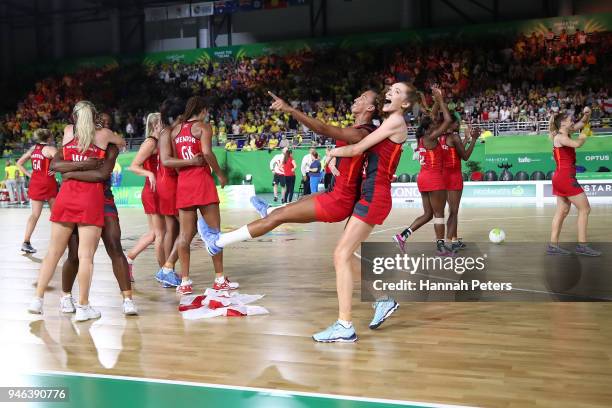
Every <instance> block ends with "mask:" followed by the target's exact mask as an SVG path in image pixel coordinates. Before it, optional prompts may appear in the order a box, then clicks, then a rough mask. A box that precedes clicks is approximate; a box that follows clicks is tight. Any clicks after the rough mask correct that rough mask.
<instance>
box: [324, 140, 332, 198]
mask: <svg viewBox="0 0 612 408" xmlns="http://www.w3.org/2000/svg"><path fill="white" fill-rule="evenodd" d="M330 151H331V147H329V146H328V147H326V148H325V157H324V158H323V167H324V168H325V175H324V176H323V185H324V186H325V191H329V187H330V186H331V182H332V178H333V176H334V175H333V174H332V171H331V169H330V168H329V162H331V161H332V160H333V157H332V156H330V155H329V152H330Z"/></svg>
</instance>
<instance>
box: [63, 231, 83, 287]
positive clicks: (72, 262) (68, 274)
mask: <svg viewBox="0 0 612 408" xmlns="http://www.w3.org/2000/svg"><path fill="white" fill-rule="evenodd" d="M75 228H76V227H75ZM78 272H79V234H77V233H73V234H72V235H71V236H70V241H69V242H68V258H66V260H65V261H64V265H63V266H62V292H64V295H70V294H71V293H72V287H73V286H74V281H75V280H76V277H77V273H78Z"/></svg>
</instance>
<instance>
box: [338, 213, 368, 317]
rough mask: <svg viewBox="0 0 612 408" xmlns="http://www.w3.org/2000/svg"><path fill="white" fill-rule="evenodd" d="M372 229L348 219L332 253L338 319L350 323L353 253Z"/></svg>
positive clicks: (359, 221) (353, 219) (356, 219)
mask: <svg viewBox="0 0 612 408" xmlns="http://www.w3.org/2000/svg"><path fill="white" fill-rule="evenodd" d="M372 229H374V226H373V225H370V224H366V223H365V222H363V221H361V220H360V219H358V218H355V217H351V218H349V221H348V224H347V225H346V228H345V229H344V232H343V233H342V236H341V237H340V241H338V245H337V246H336V249H335V251H334V267H335V268H336V290H337V292H338V306H339V312H338V318H339V319H340V320H346V321H349V322H350V321H351V318H352V315H351V311H352V299H353V268H352V267H351V263H352V262H353V261H352V258H353V256H354V255H353V253H354V252H355V251H356V250H357V248H358V247H359V245H360V244H361V243H362V242H363V241H365V240H366V239H367V238H368V236H369V235H370V233H371V232H372Z"/></svg>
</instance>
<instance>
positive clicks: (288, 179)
mask: <svg viewBox="0 0 612 408" xmlns="http://www.w3.org/2000/svg"><path fill="white" fill-rule="evenodd" d="M295 167H296V164H295V160H293V155H292V153H291V150H289V149H287V150H286V151H285V154H284V155H283V161H282V168H283V178H284V182H285V187H284V190H285V193H284V194H283V203H290V202H292V201H293V190H294V188H295Z"/></svg>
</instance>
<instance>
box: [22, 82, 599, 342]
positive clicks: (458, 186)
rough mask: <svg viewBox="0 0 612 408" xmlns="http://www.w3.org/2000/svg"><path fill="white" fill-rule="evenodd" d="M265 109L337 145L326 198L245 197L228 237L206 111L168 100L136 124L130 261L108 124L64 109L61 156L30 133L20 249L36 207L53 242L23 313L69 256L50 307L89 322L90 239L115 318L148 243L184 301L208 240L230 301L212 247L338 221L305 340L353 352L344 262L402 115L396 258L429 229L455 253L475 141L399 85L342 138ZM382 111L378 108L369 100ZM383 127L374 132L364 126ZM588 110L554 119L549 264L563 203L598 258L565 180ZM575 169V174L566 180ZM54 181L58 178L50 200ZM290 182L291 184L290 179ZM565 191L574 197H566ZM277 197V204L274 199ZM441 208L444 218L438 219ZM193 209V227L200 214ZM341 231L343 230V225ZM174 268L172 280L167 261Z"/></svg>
mask: <svg viewBox="0 0 612 408" xmlns="http://www.w3.org/2000/svg"><path fill="white" fill-rule="evenodd" d="M270 96H271V97H272V100H273V102H272V105H271V109H273V110H277V111H281V112H285V113H287V114H289V115H291V116H292V117H293V118H294V119H295V120H297V121H298V122H300V123H302V124H303V125H304V126H306V127H307V128H309V129H311V130H312V131H313V132H315V133H317V134H319V135H321V136H324V137H327V138H331V139H334V140H335V144H336V147H335V148H333V149H331V150H329V151H328V156H329V158H331V161H330V163H329V165H330V167H332V168H333V174H334V180H333V182H331V183H330V186H329V188H327V190H326V191H324V192H316V187H317V185H318V180H317V181H316V184H315V186H314V188H312V189H313V191H312V194H310V195H305V196H303V197H302V198H300V199H299V200H297V201H295V202H291V201H292V197H291V196H292V194H293V187H291V190H290V191H289V192H288V194H285V195H283V199H282V201H283V203H286V204H284V205H281V206H277V207H272V206H270V205H269V204H268V203H267V202H265V201H264V200H262V199H261V198H259V197H257V196H255V197H252V198H251V203H252V205H253V206H254V207H255V209H256V210H257V212H258V213H259V215H260V218H259V219H257V220H255V221H253V222H251V223H249V224H247V225H244V226H242V227H240V228H237V229H235V230H233V231H229V232H224V233H221V232H220V227H221V217H220V211H219V197H218V195H217V190H216V183H215V180H214V178H213V173H214V174H215V175H216V177H217V179H218V182H219V184H220V185H221V187H222V188H223V187H224V186H225V184H226V183H227V179H226V177H225V175H224V173H223V171H222V169H221V167H220V166H219V163H218V162H217V159H216V157H215V155H214V153H213V150H212V137H213V132H212V129H211V127H210V125H209V124H208V123H207V122H206V121H205V118H206V116H207V114H208V109H207V103H206V101H205V100H204V99H203V98H201V97H199V96H194V97H191V98H190V99H189V100H188V101H186V102H185V101H184V100H182V99H181V98H169V99H167V100H165V101H164V102H163V103H162V105H161V106H160V109H159V113H152V114H150V115H149V116H148V117H147V120H146V131H145V132H146V139H145V141H144V142H143V143H142V145H141V146H140V148H139V151H138V153H137V154H136V156H135V158H134V160H133V162H132V164H131V166H130V170H131V171H133V172H134V173H136V174H139V175H141V176H143V177H145V180H146V181H145V185H144V187H143V191H142V194H141V197H142V203H143V208H144V211H145V214H146V215H147V219H148V226H149V228H148V231H147V232H146V233H145V234H143V235H142V236H141V237H140V239H139V240H138V242H137V243H136V245H135V246H134V247H133V248H131V249H130V250H129V251H128V253H127V254H124V253H123V250H122V248H121V229H120V225H119V217H118V211H117V208H116V206H115V203H114V199H113V194H112V191H111V188H110V175H111V172H112V169H113V167H114V165H115V161H116V159H117V156H118V154H119V150H120V149H121V148H123V147H124V146H125V141H124V140H123V139H122V138H121V137H120V136H119V135H117V134H115V133H113V132H112V131H111V130H110V128H111V123H110V117H109V116H108V115H105V114H98V113H97V111H96V108H95V107H94V106H93V105H92V104H91V103H89V102H86V101H81V102H79V103H77V104H76V106H75V107H74V109H73V113H72V118H73V122H74V125H68V126H66V128H65V130H64V136H63V141H62V148H61V149H56V148H54V147H53V146H51V141H52V136H51V133H50V132H49V131H46V130H39V131H37V132H36V133H35V135H34V146H33V147H32V148H30V149H29V150H28V151H27V152H26V153H25V154H24V155H23V157H22V158H21V159H20V160H19V163H18V165H19V166H23V164H24V163H25V162H26V161H27V160H31V162H32V171H31V172H29V171H27V170H26V172H27V174H28V176H29V177H30V178H31V181H30V190H29V195H30V197H31V200H32V215H31V216H30V219H29V220H28V224H27V228H26V234H25V238H24V243H23V246H22V250H23V251H24V252H30V253H31V252H35V251H36V250H35V249H34V248H33V247H32V245H31V243H30V238H31V235H32V233H33V231H34V228H35V226H36V222H37V221H38V218H39V217H40V214H41V211H42V207H43V203H44V202H45V201H47V202H48V203H49V206H50V207H51V218H50V220H51V222H52V226H51V240H50V244H49V248H48V252H47V255H46V256H45V258H44V260H43V263H42V266H41V268H40V272H39V277H38V282H37V286H36V295H35V297H34V298H33V300H32V301H31V303H30V306H29V308H28V310H29V311H30V312H32V313H38V314H40V313H42V312H43V297H44V293H45V289H46V288H47V285H48V284H49V281H50V280H51V278H52V277H53V273H54V271H55V268H56V266H57V264H58V263H59V261H60V258H61V257H62V255H63V254H64V252H65V250H66V248H68V258H67V260H66V261H65V263H64V265H63V268H62V291H63V295H62V297H61V300H60V310H61V311H62V312H64V313H75V320H76V321H85V320H89V319H95V318H98V317H100V312H99V311H97V310H96V309H94V308H93V307H92V306H91V305H90V304H89V289H90V285H91V278H92V274H93V258H94V254H95V252H96V249H97V246H98V242H99V240H100V238H102V239H103V241H104V244H105V247H106V250H107V253H108V255H109V256H110V258H111V260H112V265H113V272H114V274H115V276H116V279H117V282H118V285H119V287H120V290H121V292H122V295H123V305H122V307H123V312H124V313H125V314H126V315H135V314H137V313H138V312H137V308H136V305H135V303H134V300H133V299H132V290H131V283H132V282H133V276H132V272H131V270H132V265H133V263H134V261H135V259H136V257H137V256H138V255H139V254H140V253H141V252H142V251H143V250H144V249H145V248H147V247H148V246H150V245H151V244H153V245H154V248H155V255H156V259H157V262H158V265H159V270H158V271H157V273H156V274H155V279H156V280H157V281H158V282H159V283H160V284H161V285H162V286H163V287H175V288H176V292H177V293H178V294H180V295H187V294H191V293H193V291H194V289H193V286H194V283H193V281H192V280H191V278H190V251H191V242H192V240H193V238H194V237H195V235H196V233H198V234H199V235H200V237H201V238H202V240H203V242H204V243H205V246H206V250H207V252H208V253H209V254H210V255H211V257H212V261H213V265H214V272H215V277H214V283H213V289H215V290H222V291H226V290H234V289H237V288H238V287H239V285H238V283H236V282H232V281H230V280H229V279H228V278H227V277H226V276H225V275H224V270H223V249H224V248H225V247H227V246H230V245H232V244H235V243H238V242H241V241H245V240H249V239H252V238H256V237H260V236H262V235H264V234H266V233H268V232H270V231H272V230H273V229H275V228H276V227H278V226H279V225H281V224H285V223H311V222H328V223H336V222H342V221H346V225H345V228H344V230H343V232H342V234H341V236H340V238H339V240H338V243H337V245H336V248H335V249H334V253H333V264H334V268H335V272H336V285H337V294H338V304H339V313H338V319H337V320H336V321H335V322H334V323H333V324H331V325H330V326H329V327H328V328H327V329H325V330H323V331H321V332H319V333H316V334H314V335H313V339H314V340H315V341H318V342H354V341H356V340H357V334H356V332H355V328H354V326H353V324H352V293H353V276H354V275H357V274H358V267H357V266H356V263H355V259H354V258H355V256H354V253H355V251H357V250H358V248H359V246H360V244H361V243H362V242H364V241H365V240H366V239H367V238H368V237H369V235H370V234H371V232H372V230H373V229H374V227H375V226H376V225H381V224H383V223H384V221H385V220H386V218H387V217H388V215H389V213H390V212H391V208H392V199H391V183H392V181H393V179H394V176H395V172H396V169H397V166H398V164H399V161H400V157H401V154H402V151H403V145H404V143H405V142H406V139H407V137H408V136H407V134H408V128H407V125H406V121H405V114H406V113H407V112H410V111H412V110H413V108H414V107H415V105H416V104H417V103H419V104H421V107H422V109H421V111H422V112H423V113H422V114H421V116H420V117H419V127H418V130H417V133H416V136H417V151H418V155H419V158H420V164H421V171H420V173H419V175H418V179H417V185H418V188H419V191H420V192H421V195H422V201H423V210H424V213H423V215H421V216H420V217H418V218H417V219H415V220H414V222H413V223H412V224H411V225H410V226H409V227H408V228H406V229H405V230H404V231H403V232H402V233H400V234H398V235H396V236H394V237H393V240H394V241H395V242H396V243H397V244H398V245H399V247H400V249H401V250H402V251H407V250H408V249H409V248H408V243H407V239H408V237H410V236H411V235H412V234H413V233H414V232H415V231H416V230H418V229H419V228H420V227H422V226H423V225H425V224H426V223H428V222H429V221H431V220H432V219H433V224H434V230H435V250H436V251H437V253H438V255H440V256H456V255H457V251H459V250H461V249H462V248H464V247H465V244H464V243H463V242H462V240H461V239H460V238H459V237H458V233H457V225H458V210H459V205H460V201H461V193H462V190H463V174H462V172H461V161H462V160H468V159H469V157H470V155H471V153H472V151H473V150H474V146H475V144H476V140H477V139H478V136H479V132H478V131H477V130H476V129H474V128H472V127H470V126H469V125H468V127H467V129H466V131H465V137H464V139H463V140H462V139H461V137H460V136H459V129H460V121H459V120H458V119H457V118H456V116H454V115H452V114H451V112H449V109H448V107H447V105H446V103H445V100H444V96H443V94H442V92H441V91H440V89H438V88H437V87H434V88H432V92H431V96H432V99H433V102H434V103H433V106H431V107H428V106H427V103H426V98H425V97H424V94H423V93H421V92H418V91H417V90H416V88H415V87H414V86H413V85H411V84H408V83H403V82H398V83H395V84H393V85H392V86H391V87H389V88H388V89H387V90H386V91H385V92H384V94H381V95H379V94H378V93H377V92H375V91H372V90H367V91H365V92H363V93H362V94H361V95H359V96H358V97H356V98H355V99H354V103H353V105H352V106H351V111H352V114H353V116H354V118H355V124H354V126H352V127H348V128H340V127H335V126H331V125H328V124H325V123H323V122H322V121H319V120H318V119H315V118H313V117H311V116H308V115H307V114H305V113H303V112H300V111H299V110H297V109H295V108H293V107H292V106H291V105H289V104H288V103H286V102H285V101H284V100H282V99H280V98H279V97H277V96H276V95H274V94H272V93H270ZM381 99H382V100H383V103H379V100H381ZM378 117H384V120H383V121H382V123H381V124H380V126H378V127H377V126H375V125H374V121H375V119H377V118H378ZM588 120H589V112H588V110H585V114H584V116H583V118H582V119H581V120H580V121H579V122H577V123H572V122H571V117H566V116H563V117H561V116H559V117H555V118H553V120H552V121H551V138H553V143H554V149H555V150H554V151H555V160H556V161H557V166H558V171H557V172H556V173H555V178H553V188H554V191H555V194H557V195H558V207H557V214H556V215H555V219H554V220H553V233H552V234H551V243H550V244H549V246H548V248H547V251H548V253H550V254H563V253H566V252H568V251H567V250H565V249H563V248H561V247H560V246H559V245H558V240H559V232H560V228H561V225H562V223H563V220H564V218H565V216H566V215H567V212H568V211H569V206H570V204H571V203H574V204H575V205H576V206H577V207H578V210H579V214H582V215H580V216H579V220H578V223H579V246H578V247H577V248H576V252H577V253H580V254H583V255H591V256H594V255H598V251H595V250H594V249H592V248H590V247H589V246H588V244H587V241H586V217H588V200H587V199H586V196H585V195H584V192H582V189H581V188H580V187H579V185H578V183H577V182H576V180H575V153H573V156H572V152H573V149H574V148H575V147H580V146H581V145H582V143H584V140H585V137H586V136H584V135H583V133H581V135H580V137H579V138H578V140H574V139H572V138H571V133H572V131H575V130H580V129H582V128H584V126H586V125H587V124H588ZM283 164H286V165H287V166H286V167H287V168H286V169H285V170H284V171H285V174H283V176H285V177H289V180H291V182H294V180H295V172H294V169H295V162H294V161H293V159H292V158H291V156H290V153H289V154H288V153H285V154H284V158H283ZM572 169H573V170H572ZM53 172H59V173H61V174H62V179H63V183H62V185H61V188H60V189H59V192H58V187H57V184H56V181H55V176H54V175H53ZM291 177H293V178H291ZM568 186H571V187H568ZM275 196H276V194H275ZM447 203H448V206H449V217H448V219H447V220H446V221H445V207H446V204H447ZM198 212H199V213H200V215H201V217H198ZM347 220H348V221H347ZM177 261H180V269H179V270H178V273H177V271H176V270H175V264H176V262H177ZM77 278H78V279H79V299H78V302H75V300H74V299H73V297H72V286H73V284H74V281H75V280H76V279H77ZM398 307H399V305H398V303H397V302H396V301H395V300H394V299H392V298H390V297H385V298H381V299H379V300H378V301H376V302H375V305H374V317H373V319H372V321H371V323H370V325H369V327H370V328H371V329H376V328H378V327H379V326H380V325H381V324H382V323H383V322H384V321H385V320H386V319H387V318H388V317H389V316H391V314H392V313H393V312H394V311H395V310H397V308H398Z"/></svg>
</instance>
